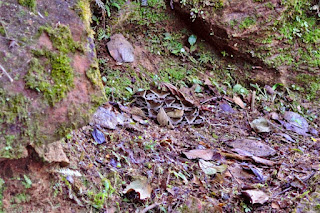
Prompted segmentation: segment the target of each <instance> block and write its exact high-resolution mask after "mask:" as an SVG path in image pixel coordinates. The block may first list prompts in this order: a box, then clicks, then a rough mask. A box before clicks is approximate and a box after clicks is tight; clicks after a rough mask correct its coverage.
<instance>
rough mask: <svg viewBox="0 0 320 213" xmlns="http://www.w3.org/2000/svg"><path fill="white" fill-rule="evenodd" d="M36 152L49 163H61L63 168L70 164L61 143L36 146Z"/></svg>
mask: <svg viewBox="0 0 320 213" xmlns="http://www.w3.org/2000/svg"><path fill="white" fill-rule="evenodd" d="M35 151H36V152H37V153H38V155H39V157H41V158H43V159H44V160H45V161H46V162H48V163H60V164H61V165H62V166H68V165H69V163H70V162H69V159H68V157H67V155H66V153H65V152H64V151H63V147H62V145H61V142H60V141H56V142H53V143H50V144H47V145H42V146H36V147H35Z"/></svg>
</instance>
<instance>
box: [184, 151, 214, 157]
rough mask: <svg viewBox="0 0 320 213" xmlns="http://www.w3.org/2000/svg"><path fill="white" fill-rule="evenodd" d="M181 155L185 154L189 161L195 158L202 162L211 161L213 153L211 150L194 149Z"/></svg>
mask: <svg viewBox="0 0 320 213" xmlns="http://www.w3.org/2000/svg"><path fill="white" fill-rule="evenodd" d="M183 154H185V155H186V157H187V158H188V159H190V160H192V159H196V158H201V159H203V160H212V157H213V154H214V152H213V150H211V149H194V150H190V151H188V152H183Z"/></svg>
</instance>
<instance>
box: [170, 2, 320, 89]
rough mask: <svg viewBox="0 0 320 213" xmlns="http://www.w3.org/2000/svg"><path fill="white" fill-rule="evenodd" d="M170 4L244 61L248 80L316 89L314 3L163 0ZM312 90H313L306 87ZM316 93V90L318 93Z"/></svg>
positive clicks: (210, 39)
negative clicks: (298, 85)
mask: <svg viewBox="0 0 320 213" xmlns="http://www.w3.org/2000/svg"><path fill="white" fill-rule="evenodd" d="M167 3H168V5H170V7H171V8H172V9H173V10H174V11H175V12H176V13H177V14H178V15H179V16H180V17H182V19H183V20H185V21H186V22H187V24H188V26H191V29H192V30H193V31H194V33H195V34H197V35H200V36H201V37H203V38H204V39H206V40H207V41H208V42H210V43H211V44H212V46H213V47H214V48H215V49H216V50H217V51H218V52H223V55H224V56H229V57H230V58H233V59H236V61H237V62H240V63H243V62H247V63H248V64H250V65H251V67H249V68H248V66H246V73H242V74H240V75H239V76H245V77H246V80H249V81H254V82H260V83H264V84H272V83H279V82H282V83H292V82H295V83H300V84H301V85H307V86H306V90H307V91H308V87H312V88H313V93H314V94H313V95H315V93H316V91H319V89H320V87H319V86H317V85H318V84H319V83H320V78H319V77H317V76H319V73H320V69H319V65H320V59H319V57H320V52H319V49H318V45H319V42H320V36H319V32H320V27H319V26H318V24H316V23H317V19H318V15H317V13H316V11H314V12H313V11H311V10H310V8H311V7H312V6H313V4H316V3H317V2H316V1H311V0H310V1H308V0H306V1H301V2H299V3H297V2H296V3H293V2H290V1H281V0H271V1H262V0H233V1H226V0H214V1H202V0H200V1H191V0H185V1H180V0H167ZM310 92H312V91H310ZM318 95H319V93H318Z"/></svg>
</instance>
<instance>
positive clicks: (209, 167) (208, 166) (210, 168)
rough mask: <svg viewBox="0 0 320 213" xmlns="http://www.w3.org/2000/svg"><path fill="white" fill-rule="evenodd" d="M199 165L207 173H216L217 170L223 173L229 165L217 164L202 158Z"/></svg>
mask: <svg viewBox="0 0 320 213" xmlns="http://www.w3.org/2000/svg"><path fill="white" fill-rule="evenodd" d="M199 166H200V168H201V169H202V171H203V172H204V173H205V174H207V175H214V174H216V173H217V172H219V173H222V172H224V171H225V170H226V169H227V165H225V164H222V165H220V166H216V165H214V164H213V163H210V162H208V161H205V160H202V159H200V160H199Z"/></svg>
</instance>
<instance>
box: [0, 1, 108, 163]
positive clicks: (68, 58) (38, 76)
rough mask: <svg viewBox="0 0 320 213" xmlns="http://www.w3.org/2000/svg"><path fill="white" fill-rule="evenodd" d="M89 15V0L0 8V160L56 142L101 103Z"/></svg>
mask: <svg viewBox="0 0 320 213" xmlns="http://www.w3.org/2000/svg"><path fill="white" fill-rule="evenodd" d="M57 7H59V9H57ZM89 11H90V8H89V0H80V1H78V0H70V1H64V0H58V1H55V2H52V1H50V0H37V1H31V0H28V1H26V0H24V1H20V0H19V1H16V0H8V1H6V2H5V3H2V5H1V8H0V12H1V14H2V15H1V19H2V22H1V28H0V29H1V35H2V36H1V37H0V47H1V50H2V51H1V53H0V55H1V57H0V65H2V67H3V68H4V69H5V71H6V73H5V72H4V71H3V70H1V71H0V74H1V75H0V76H1V77H0V88H1V89H0V131H1V132H0V134H1V135H3V136H4V137H0V158H19V157H22V156H24V155H25V154H26V152H25V147H26V146H27V145H28V144H32V145H35V146H37V145H40V144H46V143H51V142H54V141H57V140H58V139H60V138H61V137H64V136H65V134H67V133H68V132H69V131H70V130H71V129H74V128H79V127H81V126H83V125H85V124H87V123H88V120H89V118H90V115H91V114H92V113H93V112H94V111H95V108H96V107H97V106H98V105H100V104H101V103H103V102H104V101H105V95H104V91H103V85H102V82H101V80H100V72H99V69H98V68H96V67H97V62H96V61H97V60H96V53H95V49H94V44H93V39H92V38H93V36H92V30H91V29H90V23H89V20H90V17H91V14H90V12H89ZM93 67H94V69H93ZM88 73H89V74H88Z"/></svg>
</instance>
